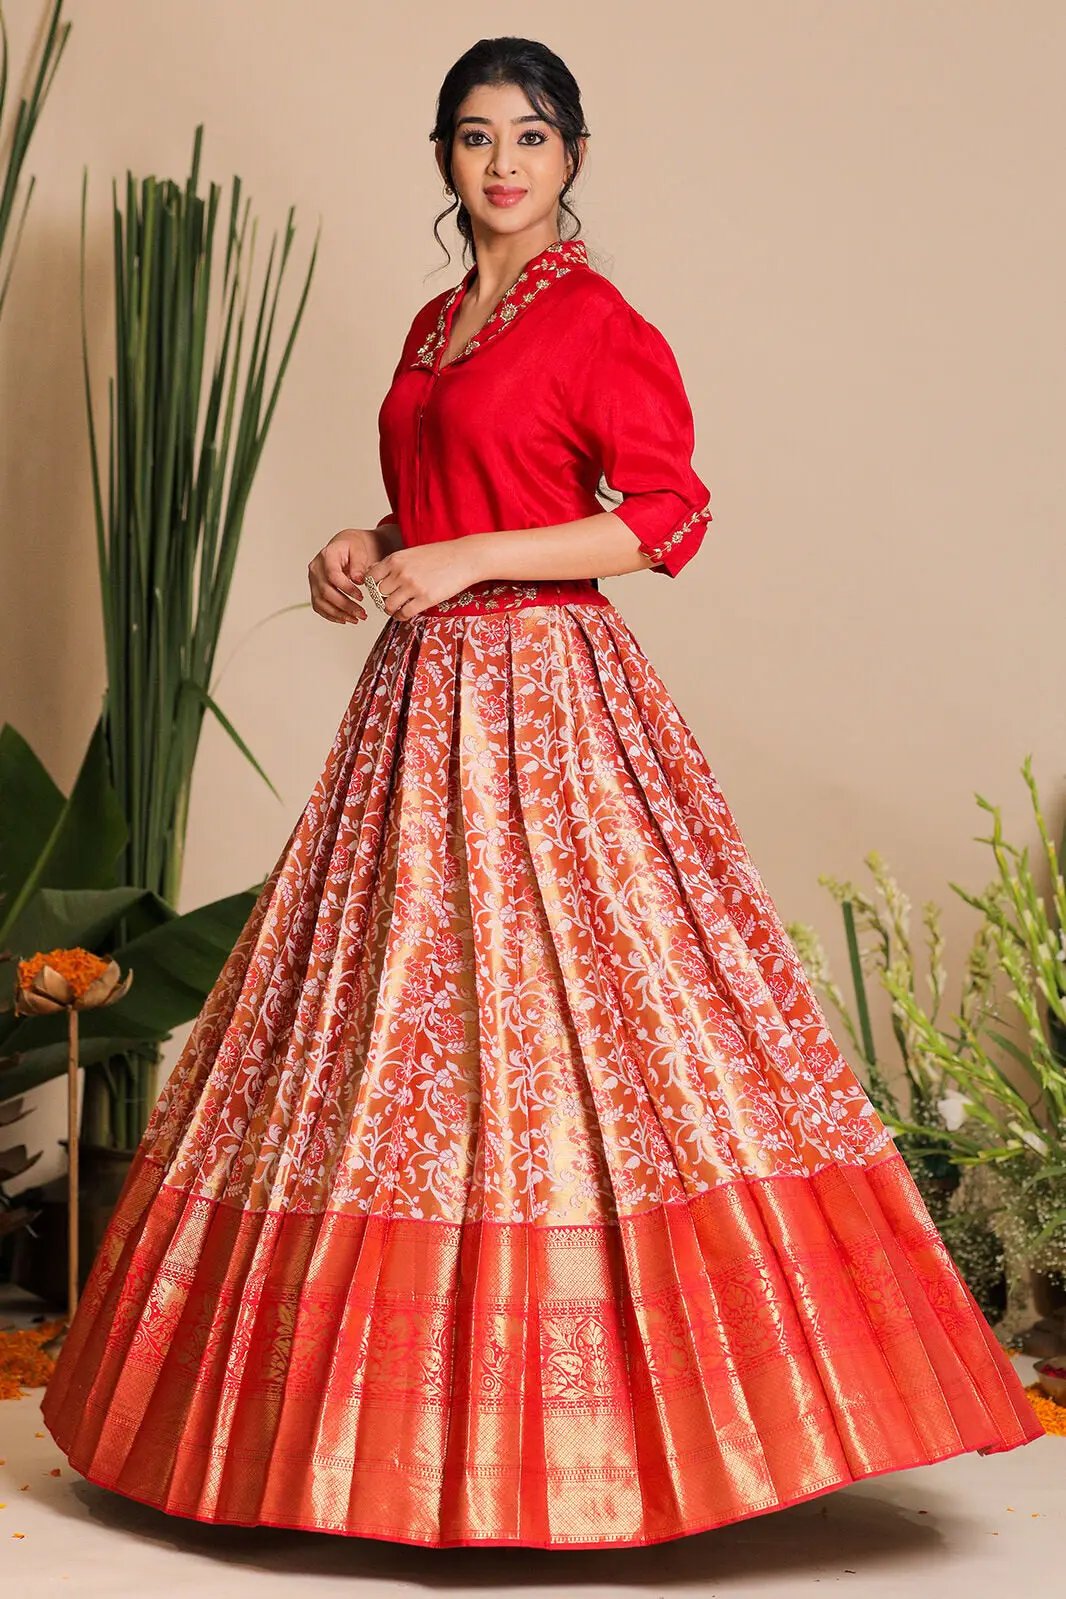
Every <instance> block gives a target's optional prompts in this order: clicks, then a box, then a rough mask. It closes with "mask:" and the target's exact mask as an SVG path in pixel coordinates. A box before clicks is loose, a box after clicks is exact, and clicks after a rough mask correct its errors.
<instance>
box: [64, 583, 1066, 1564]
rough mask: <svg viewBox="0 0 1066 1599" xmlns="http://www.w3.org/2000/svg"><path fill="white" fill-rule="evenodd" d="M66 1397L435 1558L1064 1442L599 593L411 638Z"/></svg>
mask: <svg viewBox="0 0 1066 1599" xmlns="http://www.w3.org/2000/svg"><path fill="white" fill-rule="evenodd" d="M44 1409H45V1419H46V1422H47V1424H48V1426H49V1428H50V1429H51V1430H52V1432H53V1434H54V1436H55V1437H56V1438H57V1439H58V1441H59V1442H60V1443H61V1445H62V1446H63V1447H64V1449H65V1450H66V1451H67V1452H68V1453H69V1457H70V1459H71V1462H72V1464H74V1465H75V1466H76V1467H77V1469H78V1470H79V1471H82V1472H83V1473H85V1474H86V1475H88V1476H90V1477H92V1478H93V1480H95V1481H98V1482H101V1483H104V1484H106V1485H107V1486H109V1487H114V1488H117V1489H118V1490H119V1491H122V1492H125V1493H128V1494H131V1495H132V1496H133V1497H138V1498H144V1499H147V1500H148V1501H149V1502H151V1503H153V1504H157V1505H160V1506H162V1507H163V1508H164V1509H168V1510H171V1511H174V1512H175V1513H179V1514H184V1515H191V1516H196V1517H198V1518H200V1519H203V1520H228V1521H239V1522H246V1523H256V1522H270V1523H278V1524H284V1525H288V1526H303V1527H315V1528H320V1529H323V1530H327V1531H335V1532H347V1533H356V1534H360V1535H363V1536H377V1537H386V1538H392V1539H398V1540H401V1541H411V1542H421V1543H430V1544H438V1545H439V1544H444V1543H508V1542H510V1543H523V1544H540V1545H544V1546H551V1545H557V1544H567V1545H570V1546H578V1547H581V1546H589V1547H600V1546H606V1545H612V1544H635V1543H645V1542H651V1541H656V1540H658V1539H662V1538H668V1537H674V1536H678V1535H679V1534H681V1533H683V1532H690V1531H696V1530H699V1529H700V1528H703V1527H707V1526H712V1525H719V1524H721V1523H722V1522H724V1521H729V1520H735V1519H738V1518H740V1517H743V1516H747V1515H752V1514H755V1513H757V1512H758V1511H760V1510H767V1509H772V1508H776V1507H778V1506H780V1505H782V1504H786V1503H791V1502H794V1501H795V1500H796V1499H800V1498H805V1497H808V1496H809V1495H811V1494H813V1493H817V1492H822V1491H825V1490H826V1489H828V1488H832V1487H837V1486H840V1485H841V1484H842V1483H844V1482H848V1481H853V1480H855V1479H856V1478H857V1477H860V1476H863V1475H869V1474H873V1473H875V1472H880V1471H887V1470H892V1469H898V1468H901V1467H903V1466H910V1465H916V1464H921V1463H923V1462H927V1461H931V1460H934V1459H942V1458H946V1457H947V1456H949V1455H952V1454H957V1453H960V1452H962V1451H963V1450H965V1449H969V1450H976V1449H980V1450H982V1451H988V1452H991V1451H995V1450H1001V1449H1005V1448H1013V1447H1016V1446H1017V1445H1019V1444H1022V1443H1025V1442H1028V1441H1029V1440H1030V1439H1032V1438H1034V1437H1037V1436H1040V1435H1041V1434H1042V1431H1043V1429H1042V1428H1041V1426H1040V1424H1039V1422H1038V1421H1036V1419H1035V1417H1034V1416H1033V1413H1032V1411H1031V1409H1030V1407H1029V1405H1028V1401H1027V1399H1026V1396H1025V1393H1024V1390H1023V1388H1022V1386H1021V1383H1020V1381H1019V1379H1018V1378H1017V1377H1016V1376H1015V1374H1014V1371H1013V1368H1012V1366H1011V1364H1010V1362H1009V1360H1008V1358H1007V1356H1006V1355H1005V1354H1004V1352H1003V1351H1002V1349H1000V1347H999V1345H998V1344H997V1342H996V1340H995V1338H994V1336H993V1334H992V1332H991V1330H990V1328H989V1327H988V1325H987V1323H986V1322H985V1321H984V1319H983V1318H982V1316H981V1314H980V1311H979V1310H978V1308H977V1306H976V1304H975V1302H974V1300H973V1297H972V1295H971V1294H970V1293H969V1290H968V1289H967V1287H966V1285H965V1283H964V1282H963V1280H962V1279H961V1277H960V1275H959V1273H958V1271H957V1269H956V1267H955V1265H954V1263H953V1261H952V1260H951V1257H950V1255H949V1254H948V1252H947V1250H946V1248H945V1247H944V1245H943V1243H942V1241H941V1240H940V1238H939V1236H938V1235H937V1232H936V1229H935V1228H934V1226H933V1224H932V1221H931V1220H930V1218H929V1215H928V1212H927V1211H926V1209H925V1207H924V1205H923V1204H922V1201H921V1199H920V1196H919V1195H918V1192H917V1190H916V1188H915V1186H914V1183H913V1181H912V1179H911V1177H910V1175H909V1173H908V1171H907V1168H906V1166H905V1165H904V1163H903V1161H902V1158H901V1157H900V1155H899V1153H898V1151H897V1150H896V1149H895V1147H894V1145H893V1143H892V1140H891V1138H890V1136H889V1134H888V1131H887V1129H886V1128H885V1126H884V1125H883V1124H882V1122H881V1121H880V1119H879V1118H878V1116H877V1114H876V1112H875V1110H874V1108H873V1106H872V1105H871V1104H870V1102H869V1099H868V1098H867V1096H866V1094H865V1092H864V1090H863V1088H862V1085H861V1084H860V1082H859V1081H858V1079H857V1078H856V1077H855V1075H854V1074H853V1072H852V1071H851V1069H850V1067H849V1066H848V1064H847V1062H846V1060H845V1059H844V1057H843V1055H842V1054H841V1052H840V1050H839V1048H838V1047H837V1045H836V1044H835V1042H834V1040H833V1038H832V1036H831V1034H830V1032H829V1030H828V1028H827V1026H826V1023H825V1019H824V1017H823V1015H822V1014H821V1012H820V1010H819V1007H818V1004H817V1002H816V1000H815V997H814V995H813V993H812V991H811V989H810V987H809V984H808V982H807V979H806V977H805V974H804V971H803V968H802V966H801V964H800V962H799V959H798V956H797V954H796V952H795V950H794V948H793V947H792V945H791V944H790V942H789V940H788V938H787V935H786V933H785V931H784V928H783V926H782V923H781V921H780V918H779V916H778V914H777V912H776V910H775V908H774V906H773V904H772V902H771V900H770V898H769V895H768V894H767V891H766V889H765V887H764V885H763V884H762V882H761V880H760V877H759V874H758V871H757V870H756V867H755V865H754V864H753V862H752V860H751V858H750V856H749V854H748V852H747V850H746V848H745V845H744V843H743V840H742V838H741V835H740V833H739V831H738V829H737V826H736V823H735V821H734V818H733V816H732V814H731V812H730V809H729V807H728V805H727V803H726V801H725V798H724V797H723V795H722V793H721V790H720V788H719V786H718V784H717V782H716V780H715V778H714V776H713V773H712V772H711V770H710V767H709V765H708V763H707V760H706V758H705V757H704V755H703V754H702V753H701V751H700V749H699V746H698V745H697V743H696V741H695V739H694V737H693V735H692V732H691V730H690V729H689V727H688V726H687V724H686V722H685V721H684V719H683V718H682V716H681V714H680V712H679V710H678V709H677V707H676V706H675V704H674V703H673V701H672V700H671V698H670V696H669V694H668V693H667V690H666V688H665V686H664V684H663V683H662V681H661V680H660V678H659V677H658V675H657V674H656V672H655V670H654V668H653V667H652V666H651V664H650V662H649V661H648V659H647V658H646V656H645V655H644V653H643V651H642V650H641V649H640V646H639V645H638V643H637V641H636V640H635V638H634V636H633V635H632V633H631V632H630V630H629V628H628V626H627V625H626V623H625V622H624V621H623V619H622V618H621V616H620V615H619V613H618V612H617V611H615V609H614V607H613V606H611V605H610V604H609V603H603V602H602V600H601V601H600V602H599V603H597V604H595V605H592V604H590V605H582V604H572V605H569V606H567V605H543V606H531V607H526V608H522V609H517V610H514V611H511V612H504V613H502V614H486V615H482V616H461V617H434V618H416V619H415V620H414V621H413V622H411V623H401V622H397V621H395V620H392V621H390V622H388V623H387V624H386V626H385V628H384V630H383V631H382V633H381V634H380V636H379V638H378V639H377V641H376V642H375V645H374V647H373V649H372V651H371V654H370V656H369V658H368V660H367V662H366V665H365V668H364V670H363V673H362V675H361V677H360V680H359V683H358V684H357V686H356V688H355V691H354V693H353V695H352V698H351V701H350V703H349V705H348V707H347V709H346V711H345V713H344V716H343V718H342V721H341V724H340V727H339V729H338V732H337V735H336V738H335V740H334V742H333V745H332V748H331V749H330V751H329V753H328V756H327V759H326V762H325V766H324V768H323V771H322V774H321V776H320V779H319V781H318V783H317V784H316V786H315V789H314V792H313V793H312V795H311V796H310V798H309V800H308V802H307V805H306V807H305V808H304V810H303V811H302V813H301V815H300V816H299V818H298V819H297V821H296V824H295V826H294V827H293V829H292V831H291V833H290V836H289V838H288V839H287V841H286V843H285V845H284V847H283V849H282V851H281V854H280V856H279V858H278V861H277V864H276V866H275V869H274V871H273V872H272V873H271V875H270V877H269V879H268V880H267V882H266V884H265V886H264V888H263V891H262V893H261V895H260V898H259V901H258V903H257V905H256V907H255V909H254V911H253V913H252V915H251V916H250V918H249V920H248V922H247V925H246V927H245V929H244V932H243V934H242V936H241V938H240V940H239V941H238V943H237V945H236V946H235V948H234V950H233V952H232V954H231V956H230V958H229V960H228V961H227V962H226V965H225V967H224V969H223V971H222V972H221V974H220V976H219V979H218V982H217V984H216V985H215V988H214V990H213V992H212V993H211V995H210V997H209V999H208V1001H207V1003H206V1004H205V1006H204V1008H203V1011H202V1013H201V1015H200V1017H199V1019H198V1021H197V1022H196V1024H195V1026H194V1028H193V1030H192V1032H191V1035H190V1037H189V1039H188V1041H187V1043H186V1046H185V1048H184V1050H183V1053H182V1055H181V1059H180V1060H179V1062H178V1064H177V1066H176V1067H175V1069H174V1071H173V1072H172V1074H171V1076H170V1078H169V1080H168V1082H167V1084H166V1086H165V1088H164V1091H163V1093H162V1094H161V1096H160V1099H159V1102H158V1104H157V1106H156V1109H155V1112H154V1114H153V1117H152V1120H151V1124H150V1126H149V1128H148V1130H147V1133H146V1135H145V1139H144V1142H143V1144H142V1147H141V1149H140V1151H139V1152H138V1158H137V1161H136V1162H135V1165H134V1169H133V1171H132V1172H131V1174H130V1179H129V1181H128V1183H127V1186H126V1189H125V1190H124V1193H123V1195H122V1198H121V1200H120V1202H119V1205H118V1208H117V1210H116V1213H115V1216H114V1218H113V1221H112V1223H111V1226H110V1228H109V1231H108V1236H107V1238H106V1240H105V1243H104V1246H103V1247H102V1249H101V1251H100V1253H99V1255H98V1257H97V1260H96V1262H95V1264H94V1266H93V1272H92V1276H91V1278H90V1281H89V1284H88V1285H87V1288H86V1291H85V1294H84V1296H83V1299H82V1302H81V1305H80V1306H79V1310H78V1314H77V1317H76V1319H75V1322H74V1325H73V1327H72V1329H71V1331H70V1333H69V1335H68V1338H67V1341H66V1343H65V1345H64V1348H63V1350H62V1352H61V1355H60V1358H59V1362H58V1364H57V1369H56V1374H55V1377H54V1378H53V1380H52V1382H51V1384H50V1385H49V1388H48V1391H47V1394H46V1397H45V1407H44Z"/></svg>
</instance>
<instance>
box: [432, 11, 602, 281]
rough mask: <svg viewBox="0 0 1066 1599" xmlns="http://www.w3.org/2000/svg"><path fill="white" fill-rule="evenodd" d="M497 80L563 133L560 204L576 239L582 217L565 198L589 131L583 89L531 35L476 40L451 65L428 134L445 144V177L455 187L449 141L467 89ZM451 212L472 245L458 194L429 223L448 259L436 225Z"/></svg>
mask: <svg viewBox="0 0 1066 1599" xmlns="http://www.w3.org/2000/svg"><path fill="white" fill-rule="evenodd" d="M501 83H513V84H515V85H516V86H517V87H518V88H519V89H521V90H522V92H523V93H524V94H525V96H526V99H527V100H528V101H529V103H530V105H531V106H532V107H533V109H534V111H535V112H536V113H537V115H538V116H539V117H543V119H544V121H545V122H547V123H548V124H549V126H550V127H553V128H555V129H556V130H557V131H558V132H559V133H560V134H561V135H562V140H563V144H564V145H565V147H566V153H567V155H568V156H569V158H570V166H571V171H570V177H569V178H568V179H567V182H566V185H565V187H564V188H563V190H562V192H561V194H560V196H559V204H560V206H561V208H562V209H563V210H564V211H565V212H566V213H567V215H568V216H572V217H573V218H574V221H575V222H576V223H577V227H576V229H575V230H574V233H572V234H571V235H570V237H571V238H574V237H576V235H577V234H578V233H579V232H580V231H581V220H580V218H579V217H578V216H576V215H575V213H574V212H573V211H572V210H571V209H570V207H569V206H568V205H567V203H566V196H567V194H568V192H569V190H570V188H571V186H572V185H573V182H574V179H575V178H576V177H577V173H578V164H579V162H580V159H581V149H580V145H579V143H578V141H579V140H580V139H582V138H588V136H589V131H588V129H587V128H586V126H585V115H584V112H583V111H582V109H581V91H580V90H579V89H578V86H577V83H576V82H575V80H574V75H573V73H572V72H571V71H570V68H569V67H568V66H567V65H566V62H565V61H563V60H562V59H561V58H560V57H559V56H557V55H556V54H555V52H554V50H549V49H548V47H547V45H545V44H538V43H537V41H536V40H535V39H516V38H512V37H510V36H506V37H504V38H502V39H479V40H478V42H477V44H475V45H472V46H471V47H470V49H469V50H467V52H466V54H465V55H461V56H460V57H459V59H458V61H457V62H456V63H455V65H454V66H453V67H451V68H450V69H449V71H448V74H447V76H446V77H445V79H444V82H443V83H442V84H441V87H440V93H439V94H438V96H437V120H436V122H435V123H434V124H433V131H432V132H431V133H430V138H431V139H432V140H434V141H438V140H439V141H440V143H441V144H442V145H443V148H444V173H445V179H446V181H447V182H448V183H449V184H450V185H451V186H452V187H453V188H454V183H453V182H452V143H453V140H454V138H455V122H456V118H457V117H458V115H459V107H460V106H461V105H462V103H463V101H464V100H465V99H466V97H467V95H468V94H469V93H470V91H471V89H477V88H480V87H481V86H482V85H484V84H489V85H496V84H501ZM453 211H454V212H455V213H456V217H455V225H456V227H457V228H458V229H459V232H460V233H461V234H462V236H463V239H464V240H465V242H466V244H468V245H469V246H470V247H471V249H472V250H473V246H474V230H473V228H472V226H471V223H470V213H469V212H468V211H467V209H466V206H465V205H464V204H463V203H462V201H461V200H460V198H459V196H458V194H456V196H455V199H454V202H453V204H452V205H450V206H447V207H445V209H444V210H443V211H441V212H440V213H439V215H438V216H436V217H435V218H434V221H433V233H434V236H435V237H436V240H437V243H438V244H439V245H440V247H441V249H442V250H443V251H444V253H445V255H447V257H448V260H449V261H450V260H451V258H452V257H451V251H450V250H449V249H448V246H447V245H446V244H445V243H444V240H443V239H442V238H441V236H440V234H439V233H438V231H437V229H438V225H439V224H440V222H441V221H442V220H443V219H444V218H445V217H447V216H450V215H451V213H452V212H453Z"/></svg>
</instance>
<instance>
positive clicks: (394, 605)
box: [381, 583, 415, 616]
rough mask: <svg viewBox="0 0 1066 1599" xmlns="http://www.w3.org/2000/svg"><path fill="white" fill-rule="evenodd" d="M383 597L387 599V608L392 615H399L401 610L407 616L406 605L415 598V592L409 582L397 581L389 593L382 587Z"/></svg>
mask: <svg viewBox="0 0 1066 1599" xmlns="http://www.w3.org/2000/svg"><path fill="white" fill-rule="evenodd" d="M381 597H382V599H383V600H384V601H385V609H386V611H387V612H388V613H389V615H390V616H399V615H400V613H401V612H403V614H404V616H406V615H407V612H406V611H404V606H405V605H406V604H407V602H408V601H409V600H414V598H415V593H414V590H413V589H412V588H411V587H410V585H409V584H407V583H397V584H396V587H395V588H391V589H389V590H388V592H387V593H386V591H385V590H384V589H382V591H381Z"/></svg>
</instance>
